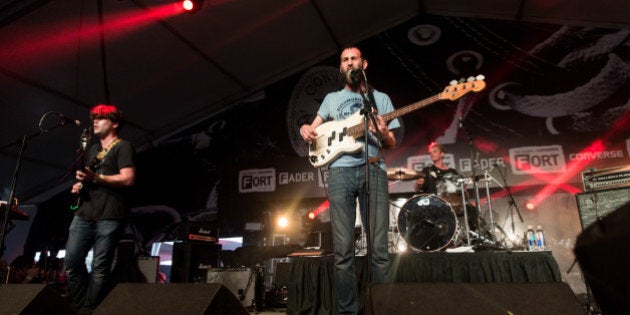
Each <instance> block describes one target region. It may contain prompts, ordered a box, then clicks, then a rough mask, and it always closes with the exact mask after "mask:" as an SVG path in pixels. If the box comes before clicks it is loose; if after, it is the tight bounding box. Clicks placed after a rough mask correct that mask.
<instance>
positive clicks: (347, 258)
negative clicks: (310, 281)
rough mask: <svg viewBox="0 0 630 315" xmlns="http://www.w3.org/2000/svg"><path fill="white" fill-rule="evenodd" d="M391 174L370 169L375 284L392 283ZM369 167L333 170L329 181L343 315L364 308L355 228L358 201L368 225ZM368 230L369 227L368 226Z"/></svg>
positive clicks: (372, 260) (364, 220) (337, 273)
mask: <svg viewBox="0 0 630 315" xmlns="http://www.w3.org/2000/svg"><path fill="white" fill-rule="evenodd" d="M387 185H388V182H387V174H386V172H385V171H384V170H382V169H381V168H380V167H378V166H376V165H370V217H371V220H370V230H371V232H370V234H371V236H372V242H371V244H370V245H371V257H369V259H368V261H369V264H370V272H371V276H372V283H382V282H388V281H389V268H390V260H389V255H388V252H387V229H388V227H389V195H388V193H387ZM365 195H366V193H365V166H357V167H340V168H331V169H330V170H329V177H328V198H329V200H330V215H331V217H330V221H331V224H332V232H333V233H332V234H333V245H334V252H335V259H334V260H335V286H336V289H337V298H338V302H339V314H356V313H357V312H358V311H359V310H360V308H361V306H360V305H359V304H360V299H359V293H358V288H357V280H356V275H355V271H354V250H355V248H354V224H355V222H356V209H357V208H356V205H357V198H358V200H359V207H360V210H361V221H362V222H366V219H367V211H366V210H367V207H366V205H365ZM364 226H365V224H364Z"/></svg>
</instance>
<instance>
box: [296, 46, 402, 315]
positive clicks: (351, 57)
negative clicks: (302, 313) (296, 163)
mask: <svg viewBox="0 0 630 315" xmlns="http://www.w3.org/2000/svg"><path fill="white" fill-rule="evenodd" d="M367 66H368V61H367V60H366V59H364V58H363V56H362V53H361V50H359V49H358V48H357V47H348V48H345V49H344V50H343V51H342V52H341V63H340V65H339V71H340V72H341V74H342V75H343V77H344V80H345V86H344V88H343V89H341V90H340V91H337V92H332V93H329V94H328V95H326V97H325V98H324V101H323V102H322V104H321V106H320V108H319V110H318V111H317V116H316V117H315V119H314V120H313V122H312V123H311V124H310V125H308V124H305V125H302V126H301V127H300V134H301V135H302V138H303V139H304V141H306V142H308V143H312V142H313V141H316V139H317V137H318V133H317V131H316V128H317V127H318V126H320V125H322V124H323V123H325V122H327V121H337V122H338V121H342V120H345V119H347V118H348V117H350V116H352V115H353V114H355V113H356V112H358V111H360V110H361V109H362V108H363V107H364V99H368V100H371V102H370V103H373V104H374V105H375V107H376V113H377V115H374V121H375V122H376V127H375V126H374V124H372V123H371V124H370V127H369V129H370V133H369V139H368V141H367V144H368V145H367V148H368V156H369V158H368V161H367V163H369V164H370V167H369V173H370V177H369V178H370V179H369V180H370V185H369V186H370V194H369V196H370V202H369V204H370V211H369V212H370V221H369V222H370V224H369V226H370V233H369V235H371V239H370V240H371V242H369V243H370V246H371V247H370V249H371V251H370V253H371V257H369V259H368V261H369V266H370V272H371V277H372V279H371V280H372V282H373V283H381V282H387V281H388V280H389V272H390V260H389V255H388V252H387V245H388V241H387V229H388V226H389V195H388V192H387V187H388V181H387V172H386V170H385V163H384V161H383V156H382V149H389V148H393V147H394V146H395V145H396V138H395V136H394V134H393V132H392V131H391V129H395V128H398V127H400V124H399V122H398V120H396V119H394V120H392V121H391V122H390V123H389V125H388V124H387V121H385V120H384V119H383V117H382V116H380V115H383V114H386V113H389V112H391V111H393V110H394V106H393V105H392V102H391V100H390V98H389V96H387V94H385V93H382V92H379V91H376V90H372V89H371V88H370V90H371V91H369V90H368V86H366V84H365V80H364V73H363V71H364V70H365V69H366V68H367ZM351 125H354V124H351ZM348 127H350V126H348ZM338 137H339V135H337V136H336V137H335V139H338ZM356 141H357V142H359V143H363V144H365V139H364V137H362V136H359V137H358V138H357V139H356ZM364 150H365V145H364V146H363V148H362V149H361V150H359V151H357V152H353V153H344V154H341V155H339V156H338V157H337V158H336V159H335V160H334V161H332V163H330V165H329V177H328V198H329V201H330V215H331V224H332V234H333V246H334V255H335V257H334V261H335V285H336V289H337V298H338V302H339V314H357V313H358V312H360V310H361V305H360V298H359V293H358V288H357V281H356V276H355V271H354V253H355V252H354V224H355V222H356V220H355V219H356V204H357V199H358V200H359V207H360V211H361V221H362V222H366V220H367V207H366V189H365V187H366V181H365V172H364V171H365V163H366V161H365V151H364ZM364 226H365V224H364Z"/></svg>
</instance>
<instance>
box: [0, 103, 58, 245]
mask: <svg viewBox="0 0 630 315" xmlns="http://www.w3.org/2000/svg"><path fill="white" fill-rule="evenodd" d="M53 113H55V112H47V113H45V114H44V115H43V116H42V117H41V118H40V119H39V124H38V127H39V131H36V132H34V133H31V134H24V136H22V137H21V138H20V139H17V140H15V141H13V142H11V143H9V144H7V145H5V146H3V147H2V148H0V150H4V149H6V148H8V147H11V146H13V145H18V144H19V146H20V151H19V153H18V157H17V161H16V162H15V168H14V169H13V175H12V176H11V184H10V185H9V198H8V199H7V207H6V210H5V211H4V213H2V218H1V220H2V227H1V229H0V257H2V256H4V250H5V248H6V246H5V244H4V242H5V240H6V232H7V227H8V226H9V215H10V213H11V209H12V207H13V205H14V201H15V200H14V199H15V187H16V186H17V180H18V174H19V173H20V168H21V166H22V159H23V156H24V151H26V146H27V144H28V141H29V140H31V139H33V138H35V137H38V136H41V135H45V134H47V133H48V132H49V131H51V130H53V129H57V128H59V127H63V126H65V125H67V124H68V123H67V122H66V121H61V122H60V123H58V124H57V125H54V126H52V127H50V128H48V129H45V128H44V127H42V122H43V121H44V118H46V117H47V116H48V115H50V114H53ZM15 207H17V202H15Z"/></svg>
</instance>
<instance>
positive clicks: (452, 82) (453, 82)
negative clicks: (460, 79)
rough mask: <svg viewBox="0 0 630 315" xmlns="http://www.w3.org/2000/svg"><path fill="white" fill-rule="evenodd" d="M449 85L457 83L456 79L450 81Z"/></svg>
mask: <svg viewBox="0 0 630 315" xmlns="http://www.w3.org/2000/svg"><path fill="white" fill-rule="evenodd" d="M449 84H450V85H457V81H455V80H453V81H451V82H449Z"/></svg>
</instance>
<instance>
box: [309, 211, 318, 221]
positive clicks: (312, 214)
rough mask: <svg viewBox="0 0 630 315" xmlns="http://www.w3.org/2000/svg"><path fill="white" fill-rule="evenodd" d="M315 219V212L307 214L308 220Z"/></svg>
mask: <svg viewBox="0 0 630 315" xmlns="http://www.w3.org/2000/svg"><path fill="white" fill-rule="evenodd" d="M315 218H317V215H316V214H315V212H313V211H311V212H309V213H308V219H309V220H315Z"/></svg>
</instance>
